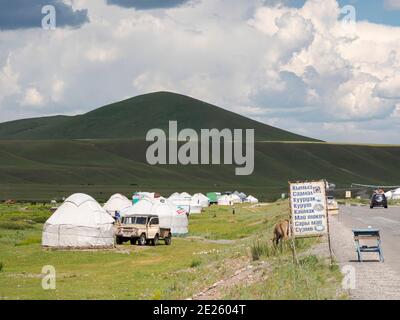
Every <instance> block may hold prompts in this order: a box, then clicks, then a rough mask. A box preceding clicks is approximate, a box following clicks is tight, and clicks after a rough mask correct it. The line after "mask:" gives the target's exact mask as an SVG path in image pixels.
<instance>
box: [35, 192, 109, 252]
mask: <svg viewBox="0 0 400 320" xmlns="http://www.w3.org/2000/svg"><path fill="white" fill-rule="evenodd" d="M113 223H114V219H113V218H112V217H111V216H110V215H109V214H108V213H107V212H106V211H105V210H104V209H103V208H102V207H101V206H100V204H98V202H97V201H96V200H94V199H93V198H92V197H90V196H88V195H86V194H82V193H77V194H73V195H72V196H70V197H69V198H67V199H66V200H65V201H64V203H63V204H62V205H61V206H60V207H59V208H58V209H57V210H56V211H55V212H54V214H53V215H52V216H51V217H50V218H49V219H48V220H47V221H46V223H45V224H44V226H43V233H42V245H43V246H44V247H54V248H77V249H79V248H96V247H102V248H103V247H113V246H114V230H113Z"/></svg>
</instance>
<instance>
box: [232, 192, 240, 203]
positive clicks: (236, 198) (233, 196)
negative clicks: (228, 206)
mask: <svg viewBox="0 0 400 320" xmlns="http://www.w3.org/2000/svg"><path fill="white" fill-rule="evenodd" d="M229 197H230V199H231V202H232V203H241V202H242V199H241V198H240V197H239V196H238V195H237V194H231V195H230V196H229Z"/></svg>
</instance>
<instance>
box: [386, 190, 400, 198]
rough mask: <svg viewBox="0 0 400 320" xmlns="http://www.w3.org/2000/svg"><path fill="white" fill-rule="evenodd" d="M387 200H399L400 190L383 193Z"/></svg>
mask: <svg viewBox="0 0 400 320" xmlns="http://www.w3.org/2000/svg"><path fill="white" fill-rule="evenodd" d="M385 195H386V198H388V200H400V188H398V189H396V190H392V191H389V192H386V193H385Z"/></svg>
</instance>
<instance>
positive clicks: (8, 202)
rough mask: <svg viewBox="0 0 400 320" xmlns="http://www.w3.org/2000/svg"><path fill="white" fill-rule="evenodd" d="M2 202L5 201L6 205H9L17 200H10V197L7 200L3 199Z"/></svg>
mask: <svg viewBox="0 0 400 320" xmlns="http://www.w3.org/2000/svg"><path fill="white" fill-rule="evenodd" d="M4 203H5V204H6V205H11V204H16V203H17V201H15V200H12V199H8V200H6V201H4Z"/></svg>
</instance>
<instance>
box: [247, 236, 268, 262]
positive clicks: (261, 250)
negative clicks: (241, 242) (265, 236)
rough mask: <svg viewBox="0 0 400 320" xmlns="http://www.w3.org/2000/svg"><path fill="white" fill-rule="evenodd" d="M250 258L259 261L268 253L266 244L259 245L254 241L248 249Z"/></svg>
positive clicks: (259, 243) (258, 242)
mask: <svg viewBox="0 0 400 320" xmlns="http://www.w3.org/2000/svg"><path fill="white" fill-rule="evenodd" d="M250 251H251V257H252V259H253V261H256V260H259V259H260V257H261V256H262V255H264V254H266V253H267V252H268V251H269V248H268V245H267V244H266V243H261V242H260V241H256V242H254V243H253V244H252V246H251V247H250Z"/></svg>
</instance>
